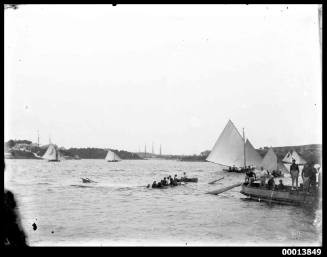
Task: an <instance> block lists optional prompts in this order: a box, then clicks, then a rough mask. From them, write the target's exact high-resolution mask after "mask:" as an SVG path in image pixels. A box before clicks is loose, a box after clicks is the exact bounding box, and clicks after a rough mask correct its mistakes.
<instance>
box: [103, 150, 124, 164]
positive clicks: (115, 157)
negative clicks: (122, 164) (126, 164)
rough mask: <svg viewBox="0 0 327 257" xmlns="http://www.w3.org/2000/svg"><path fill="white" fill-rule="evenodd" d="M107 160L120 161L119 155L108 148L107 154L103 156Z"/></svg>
mask: <svg viewBox="0 0 327 257" xmlns="http://www.w3.org/2000/svg"><path fill="white" fill-rule="evenodd" d="M105 160H106V161H107V162H119V161H121V159H120V157H119V156H118V155H117V154H115V153H114V152H112V151H110V150H108V153H107V156H106V158H105Z"/></svg>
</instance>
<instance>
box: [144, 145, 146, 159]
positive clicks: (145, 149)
mask: <svg viewBox="0 0 327 257" xmlns="http://www.w3.org/2000/svg"><path fill="white" fill-rule="evenodd" d="M144 157H146V144H145V145H144Z"/></svg>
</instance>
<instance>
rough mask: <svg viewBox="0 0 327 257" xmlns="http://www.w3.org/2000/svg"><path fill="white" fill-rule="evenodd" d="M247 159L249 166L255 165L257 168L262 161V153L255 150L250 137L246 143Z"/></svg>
mask: <svg viewBox="0 0 327 257" xmlns="http://www.w3.org/2000/svg"><path fill="white" fill-rule="evenodd" d="M243 160H244V157H243ZM245 161H246V165H247V166H254V167H257V168H259V167H260V164H261V162H262V157H261V155H260V154H259V153H258V152H257V151H256V150H255V148H254V147H253V145H252V144H251V142H250V140H249V139H247V140H246V143H245Z"/></svg>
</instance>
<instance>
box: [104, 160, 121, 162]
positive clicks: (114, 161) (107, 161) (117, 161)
mask: <svg viewBox="0 0 327 257" xmlns="http://www.w3.org/2000/svg"><path fill="white" fill-rule="evenodd" d="M107 162H119V161H117V160H112V161H107Z"/></svg>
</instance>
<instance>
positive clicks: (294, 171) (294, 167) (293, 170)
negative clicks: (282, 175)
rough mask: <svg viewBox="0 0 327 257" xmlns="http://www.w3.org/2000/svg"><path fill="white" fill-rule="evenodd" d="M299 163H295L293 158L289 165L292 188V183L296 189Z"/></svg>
mask: <svg viewBox="0 0 327 257" xmlns="http://www.w3.org/2000/svg"><path fill="white" fill-rule="evenodd" d="M299 172H300V170H299V165H297V164H296V163H295V159H293V161H292V165H291V167H290V173H291V177H292V190H293V189H294V184H295V185H296V190H297V189H298V183H299Z"/></svg>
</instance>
